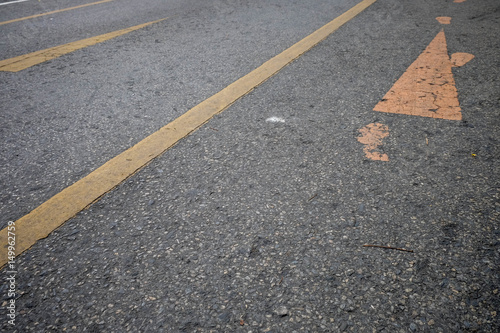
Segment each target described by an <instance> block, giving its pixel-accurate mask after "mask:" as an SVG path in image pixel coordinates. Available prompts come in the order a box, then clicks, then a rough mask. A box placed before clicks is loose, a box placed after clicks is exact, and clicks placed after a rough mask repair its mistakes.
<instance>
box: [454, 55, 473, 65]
mask: <svg viewBox="0 0 500 333" xmlns="http://www.w3.org/2000/svg"><path fill="white" fill-rule="evenodd" d="M472 59H474V55H472V54H470V53H465V52H457V53H453V54H452V55H451V65H452V66H453V67H461V66H463V65H465V64H466V63H468V62H469V61H471V60H472Z"/></svg>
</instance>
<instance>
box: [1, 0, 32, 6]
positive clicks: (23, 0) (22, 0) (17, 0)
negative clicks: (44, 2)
mask: <svg viewBox="0 0 500 333" xmlns="http://www.w3.org/2000/svg"><path fill="white" fill-rule="evenodd" d="M25 1H29V0H16V1H10V2H4V3H0V6H3V5H10V4H12V3H18V2H25Z"/></svg>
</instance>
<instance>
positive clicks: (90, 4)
mask: <svg viewBox="0 0 500 333" xmlns="http://www.w3.org/2000/svg"><path fill="white" fill-rule="evenodd" d="M22 1H28V0H22ZM111 1H113V0H103V1H98V2H92V3H87V4H85V5H80V6H75V7H70V8H64V9H59V10H54V11H52V12H47V13H42V14H36V15H32V16H26V17H21V18H18V19H14V20H10V21H4V22H0V25H4V24H9V23H14V22H19V21H24V20H29V19H32V18H36V17H40V16H45V15H52V14H57V13H61V12H65V11H68V10H73V9H78V8H83V7H87V6H93V5H98V4H101V3H105V2H111ZM6 4H8V3H3V4H0V5H6Z"/></svg>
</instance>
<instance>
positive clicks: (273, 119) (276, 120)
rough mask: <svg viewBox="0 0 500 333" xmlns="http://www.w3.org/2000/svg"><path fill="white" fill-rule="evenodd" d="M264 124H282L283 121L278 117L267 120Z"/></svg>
mask: <svg viewBox="0 0 500 333" xmlns="http://www.w3.org/2000/svg"><path fill="white" fill-rule="evenodd" d="M266 122H268V123H284V122H285V119H283V118H279V117H271V118H267V119H266Z"/></svg>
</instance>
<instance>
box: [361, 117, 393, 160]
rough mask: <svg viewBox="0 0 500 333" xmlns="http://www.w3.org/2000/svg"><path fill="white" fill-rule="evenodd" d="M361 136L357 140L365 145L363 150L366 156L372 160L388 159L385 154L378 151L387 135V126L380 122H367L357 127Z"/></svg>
mask: <svg viewBox="0 0 500 333" xmlns="http://www.w3.org/2000/svg"><path fill="white" fill-rule="evenodd" d="M359 132H360V133H361V136H359V137H358V141H359V142H361V143H362V144H364V145H365V147H364V148H363V151H364V152H365V155H366V157H367V158H369V159H371V160H374V161H385V162H387V161H389V156H387V154H383V153H380V152H379V151H378V149H379V147H380V146H381V145H382V140H383V139H384V138H385V137H387V136H388V135H389V128H388V127H387V126H386V125H384V124H380V123H372V124H368V125H366V126H365V127H363V128H361V129H359Z"/></svg>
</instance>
